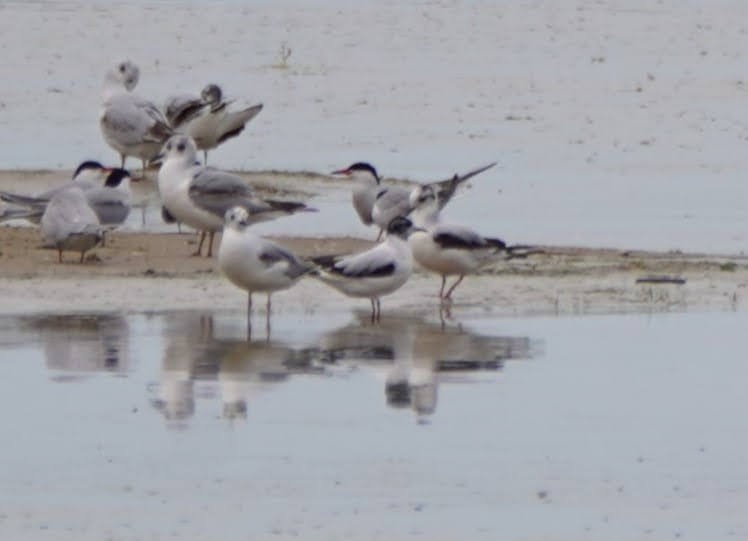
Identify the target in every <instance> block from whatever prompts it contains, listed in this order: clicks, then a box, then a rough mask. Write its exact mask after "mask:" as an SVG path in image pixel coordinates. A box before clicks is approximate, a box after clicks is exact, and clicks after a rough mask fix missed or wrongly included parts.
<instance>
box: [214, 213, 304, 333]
mask: <svg viewBox="0 0 748 541" xmlns="http://www.w3.org/2000/svg"><path fill="white" fill-rule="evenodd" d="M251 223H252V218H251V215H250V212H248V211H247V209H246V208H244V207H241V206H235V207H233V208H230V209H229V210H228V211H226V225H225V227H224V229H223V235H222V236H221V244H220V245H219V247H218V267H219V268H220V269H221V272H222V273H223V274H224V275H225V276H226V278H228V279H229V281H230V282H231V283H232V284H234V285H235V286H237V287H239V288H241V289H244V290H245V291H246V292H247V328H248V329H249V328H251V325H252V322H251V316H252V293H266V294H267V327H268V329H269V327H270V309H271V295H272V294H273V293H274V292H275V291H281V290H283V289H288V288H290V287H291V286H293V285H294V284H295V283H296V282H298V281H299V279H301V277H302V276H304V275H305V274H308V273H309V272H312V271H313V269H314V267H313V266H312V265H310V264H308V263H305V262H303V261H301V260H300V259H299V258H297V257H296V256H295V255H294V254H293V253H291V252H290V251H289V250H287V249H286V248H284V247H282V246H280V245H279V244H276V243H274V242H272V241H270V240H267V239H265V238H262V237H260V236H259V235H255V234H254V233H252V231H251V230H250V227H249V226H250V225H251Z"/></svg>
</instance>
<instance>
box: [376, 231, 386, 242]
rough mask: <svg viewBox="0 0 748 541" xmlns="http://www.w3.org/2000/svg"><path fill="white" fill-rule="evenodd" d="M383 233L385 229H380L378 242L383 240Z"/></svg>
mask: <svg viewBox="0 0 748 541" xmlns="http://www.w3.org/2000/svg"><path fill="white" fill-rule="evenodd" d="M382 233H384V229H382V228H380V229H379V235H377V242H379V241H380V240H382Z"/></svg>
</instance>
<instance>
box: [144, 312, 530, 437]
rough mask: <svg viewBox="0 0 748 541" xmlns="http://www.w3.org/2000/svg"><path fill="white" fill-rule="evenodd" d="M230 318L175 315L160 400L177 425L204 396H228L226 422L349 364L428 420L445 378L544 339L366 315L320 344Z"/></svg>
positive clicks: (499, 362) (487, 368)
mask: <svg viewBox="0 0 748 541" xmlns="http://www.w3.org/2000/svg"><path fill="white" fill-rule="evenodd" d="M229 321H233V320H225V321H219V322H216V321H215V316H214V315H212V314H199V313H186V314H185V313H183V314H179V315H176V316H171V317H170V318H169V323H168V325H167V326H166V327H165V335H164V339H165V343H166V344H167V345H166V347H165V349H164V350H163V357H162V363H161V374H160V381H159V383H158V384H157V387H158V388H157V391H155V394H156V398H155V399H154V400H153V404H154V406H155V407H156V408H157V409H158V410H159V411H160V412H161V413H162V414H163V415H164V417H165V418H166V419H167V420H169V421H171V422H174V424H175V425H177V426H178V425H179V422H184V421H186V420H187V419H189V418H190V417H192V416H193V415H195V412H196V406H197V405H198V404H200V402H201V399H206V402H207V401H211V400H212V401H214V402H217V401H218V400H220V403H221V406H220V407H221V410H220V415H221V416H222V417H223V418H225V419H229V420H234V419H245V418H247V416H248V415H249V412H250V407H249V402H250V400H251V398H252V396H253V395H256V394H258V393H260V392H264V391H267V390H269V389H273V388H274V387H275V386H276V385H278V384H282V383H284V382H286V381H288V380H289V379H290V378H291V377H293V376H298V375H306V376H313V375H320V374H321V375H325V376H330V375H340V374H341V373H347V372H341V368H342V369H344V370H347V368H351V367H359V368H363V369H364V370H371V371H372V372H374V373H375V374H383V379H384V389H385V397H386V402H387V404H388V405H390V406H391V407H393V408H402V409H409V410H412V411H414V412H415V413H416V415H417V419H418V420H419V422H425V420H426V419H428V417H429V416H430V415H431V414H433V413H434V412H435V411H436V407H437V402H438V396H439V393H438V387H439V385H442V384H445V383H447V384H454V383H463V382H465V383H470V382H474V381H476V380H477V376H476V375H477V374H480V373H486V372H490V373H495V372H496V371H497V370H500V369H501V368H502V367H503V364H504V362H505V361H508V360H514V359H529V358H531V357H533V355H534V352H535V347H536V345H537V344H535V343H534V342H533V341H532V340H530V339H529V338H527V337H511V336H494V335H488V334H481V333H478V332H474V331H472V330H471V329H469V328H468V327H466V326H462V325H453V326H447V325H444V324H442V323H440V322H431V321H428V320H425V319H423V318H419V317H412V316H407V317H406V316H397V315H393V316H392V317H388V318H387V320H386V321H382V322H381V323H380V324H378V325H370V324H368V314H366V313H363V312H362V313H360V314H359V315H358V316H356V319H355V320H354V321H352V322H351V323H349V324H347V325H344V326H342V327H340V328H337V329H334V330H331V331H329V332H326V333H323V334H322V335H318V336H317V337H316V338H313V340H314V343H313V345H309V346H304V345H303V344H301V345H298V346H292V345H290V344H286V343H283V342H280V341H271V340H269V339H261V340H255V341H247V340H246V339H245V335H244V333H243V329H242V328H241V326H240V325H238V324H237V323H236V321H233V325H234V327H233V328H232V327H231V325H230V324H229V323H228V322H229ZM216 329H219V330H218V331H216Z"/></svg>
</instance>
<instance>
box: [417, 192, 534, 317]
mask: <svg viewBox="0 0 748 541" xmlns="http://www.w3.org/2000/svg"><path fill="white" fill-rule="evenodd" d="M410 200H411V207H412V208H413V211H412V214H411V217H412V218H413V221H414V223H415V224H416V225H417V227H416V228H415V229H414V231H413V233H412V234H411V235H410V237H409V238H408V243H409V244H410V247H411V250H412V251H413V258H414V259H415V261H416V262H417V263H418V264H419V265H421V266H422V267H423V268H425V269H426V270H429V271H431V272H434V273H436V274H439V275H440V276H441V278H442V284H441V288H440V289H439V299H440V301H442V302H443V301H451V298H452V293H453V292H454V290H455V288H456V287H457V286H458V285H459V284H460V282H462V280H463V279H464V278H465V276H466V275H468V274H475V273H476V272H478V271H479V270H480V269H481V268H482V267H484V266H486V265H488V264H490V263H493V262H496V261H498V260H500V259H509V258H512V257H525V256H527V255H529V254H530V253H533V249H532V248H530V247H528V246H520V245H516V246H507V245H506V243H505V242H504V241H503V240H501V239H498V238H489V237H483V236H481V235H479V234H478V233H476V232H475V231H473V230H472V229H470V228H468V227H464V226H460V225H453V224H446V223H442V222H441V218H440V216H439V210H440V206H439V199H438V196H437V194H436V192H435V191H434V189H433V187H431V186H419V187H416V188H414V189H413V192H412V194H411V198H410ZM536 251H537V250H535V252H536ZM455 275H456V276H457V280H455V282H454V283H453V284H452V286H451V287H450V288H449V289H448V290H447V292H446V293H445V292H444V288H445V286H446V283H447V277H448V276H455Z"/></svg>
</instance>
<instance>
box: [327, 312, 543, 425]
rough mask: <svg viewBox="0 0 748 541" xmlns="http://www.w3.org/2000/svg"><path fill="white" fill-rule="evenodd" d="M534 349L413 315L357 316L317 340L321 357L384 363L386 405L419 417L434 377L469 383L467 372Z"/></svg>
mask: <svg viewBox="0 0 748 541" xmlns="http://www.w3.org/2000/svg"><path fill="white" fill-rule="evenodd" d="M534 349H535V344H534V343H533V342H532V341H531V340H530V339H529V338H528V337H514V336H500V335H486V334H480V333H477V332H475V331H472V330H471V329H470V328H469V327H466V326H463V325H461V324H456V325H451V326H450V325H447V324H445V323H444V322H439V323H437V322H431V321H428V320H424V319H418V318H413V317H407V318H405V317H389V318H387V321H384V322H381V323H380V324H379V325H366V320H365V319H359V320H358V321H355V322H352V323H351V324H349V325H346V326H344V327H341V328H339V329H335V330H334V331H331V332H329V333H326V334H325V335H324V336H323V337H322V339H321V340H320V357H321V359H322V360H324V361H325V362H328V363H339V362H342V361H345V360H347V361H350V362H356V363H383V364H385V365H386V366H387V374H386V379H385V393H384V394H385V397H386V401H387V404H388V405H390V406H392V407H394V408H411V409H412V410H413V411H414V412H415V413H417V414H418V415H420V416H424V415H430V414H432V413H434V412H435V411H436V405H437V399H438V385H439V383H440V382H452V383H454V382H458V381H461V382H470V381H471V379H470V378H469V377H468V376H469V375H470V374H471V373H472V374H475V373H480V372H485V371H497V370H500V369H501V368H502V367H503V365H504V362H505V361H507V360H511V359H513V360H519V359H530V358H531V357H532V356H533V354H534Z"/></svg>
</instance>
